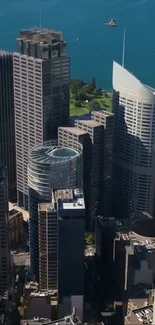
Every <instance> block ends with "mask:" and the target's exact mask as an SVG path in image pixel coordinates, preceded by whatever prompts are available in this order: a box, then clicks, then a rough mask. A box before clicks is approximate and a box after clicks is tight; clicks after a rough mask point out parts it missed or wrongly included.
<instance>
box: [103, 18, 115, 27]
mask: <svg viewBox="0 0 155 325" xmlns="http://www.w3.org/2000/svg"><path fill="white" fill-rule="evenodd" d="M105 26H108V27H117V26H118V24H117V23H116V20H115V19H111V20H110V21H109V22H107V23H105Z"/></svg>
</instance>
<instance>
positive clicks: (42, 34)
mask: <svg viewBox="0 0 155 325" xmlns="http://www.w3.org/2000/svg"><path fill="white" fill-rule="evenodd" d="M19 39H22V40H27V41H31V42H34V43H38V42H40V43H42V42H43V43H44V44H53V43H55V42H62V41H63V39H62V32H57V31H55V30H54V29H48V28H41V29H40V28H37V27H34V28H30V29H23V30H21V31H20V36H19Z"/></svg>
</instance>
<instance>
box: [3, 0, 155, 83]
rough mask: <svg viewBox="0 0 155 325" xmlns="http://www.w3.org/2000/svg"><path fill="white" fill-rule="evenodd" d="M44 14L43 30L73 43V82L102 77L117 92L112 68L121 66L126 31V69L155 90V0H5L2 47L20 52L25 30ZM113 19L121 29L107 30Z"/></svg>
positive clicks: (69, 43) (70, 44) (99, 80)
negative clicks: (51, 30)
mask: <svg viewBox="0 0 155 325" xmlns="http://www.w3.org/2000/svg"><path fill="white" fill-rule="evenodd" d="M40 8H41V9H42V26H43V27H49V28H50V27H51V28H54V29H57V30H62V31H63V34H64V39H65V40H66V41H68V50H69V55H70V56H71V75H72V78H81V79H84V80H85V81H90V80H91V78H92V77H93V76H96V79H97V85H98V86H99V87H103V88H105V89H111V88H112V84H111V75H112V62H113V60H116V61H118V62H121V56H122V39H123V29H124V27H126V54H125V66H126V68H127V69H129V70H130V71H131V72H133V73H134V74H135V75H136V76H137V77H139V78H140V79H141V80H142V81H143V82H144V83H146V84H148V85H150V86H155V36H154V31H155V18H154V13H155V0H0V47H1V48H3V49H6V50H11V51H12V50H16V41H15V38H16V37H17V36H18V32H19V30H20V29H21V28H29V27H33V26H38V27H39V21H40V14H39V13H40ZM148 17H149V18H148ZM110 18H115V19H116V20H117V22H118V23H119V27H118V28H116V29H115V28H113V29H109V28H107V27H105V26H104V23H105V22H106V21H107V20H109V19H110ZM78 37H79V38H80V42H75V41H72V40H75V39H76V38H78Z"/></svg>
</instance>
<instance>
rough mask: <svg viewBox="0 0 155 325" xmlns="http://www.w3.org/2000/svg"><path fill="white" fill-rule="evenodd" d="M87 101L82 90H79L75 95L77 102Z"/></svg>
mask: <svg viewBox="0 0 155 325" xmlns="http://www.w3.org/2000/svg"><path fill="white" fill-rule="evenodd" d="M87 99H88V96H87V94H86V93H85V92H84V91H83V90H80V91H79V92H78V95H77V100H80V101H85V100H87Z"/></svg>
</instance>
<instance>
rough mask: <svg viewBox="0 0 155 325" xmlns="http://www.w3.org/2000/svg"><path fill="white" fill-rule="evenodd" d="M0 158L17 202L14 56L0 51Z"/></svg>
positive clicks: (13, 198) (11, 197) (10, 191)
mask: <svg viewBox="0 0 155 325" xmlns="http://www.w3.org/2000/svg"><path fill="white" fill-rule="evenodd" d="M0 90H1V91H0V158H1V162H2V163H3V164H4V165H5V166H6V167H7V170H8V194H9V199H10V200H11V201H14V202H16V156H15V155H16V152H15V119H14V95H13V56H12V54H11V53H9V52H5V51H0Z"/></svg>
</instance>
